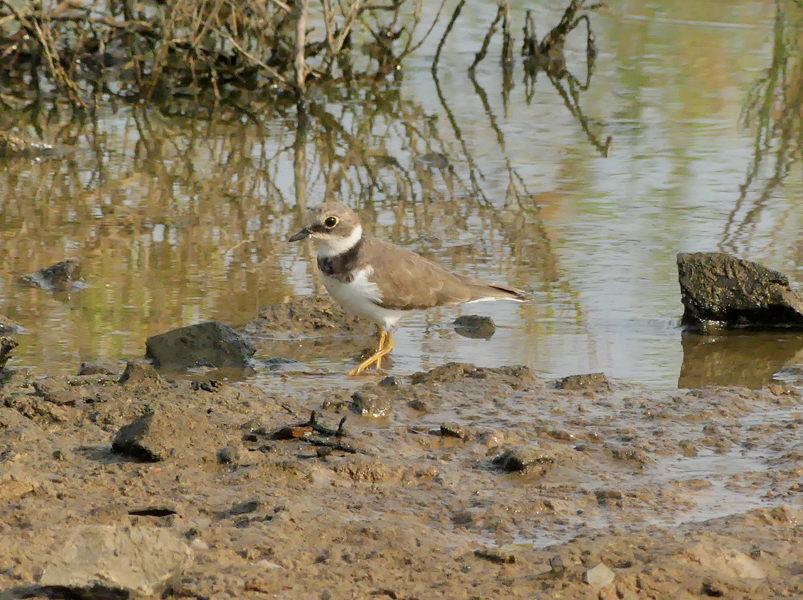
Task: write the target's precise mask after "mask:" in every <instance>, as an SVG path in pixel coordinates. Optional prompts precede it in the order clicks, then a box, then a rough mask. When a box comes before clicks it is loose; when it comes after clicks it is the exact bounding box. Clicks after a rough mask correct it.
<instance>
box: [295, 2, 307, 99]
mask: <svg viewBox="0 0 803 600" xmlns="http://www.w3.org/2000/svg"><path fill="white" fill-rule="evenodd" d="M308 11H309V0H299V2H298V21H296V58H295V70H296V90H297V91H298V93H299V94H300V93H302V92H303V91H304V81H305V79H306V77H307V68H306V67H307V64H306V62H305V60H304V47H305V46H306V43H307V13H308Z"/></svg>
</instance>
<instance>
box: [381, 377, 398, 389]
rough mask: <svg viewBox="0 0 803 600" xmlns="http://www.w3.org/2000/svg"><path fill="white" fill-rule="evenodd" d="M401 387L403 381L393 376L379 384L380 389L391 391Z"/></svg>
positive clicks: (385, 378)
mask: <svg viewBox="0 0 803 600" xmlns="http://www.w3.org/2000/svg"><path fill="white" fill-rule="evenodd" d="M400 385H401V380H400V379H399V378H398V377H394V376H393V375H388V376H387V377H383V378H382V380H381V381H380V382H379V386H380V387H383V388H389V389H396V388H397V387H399V386H400Z"/></svg>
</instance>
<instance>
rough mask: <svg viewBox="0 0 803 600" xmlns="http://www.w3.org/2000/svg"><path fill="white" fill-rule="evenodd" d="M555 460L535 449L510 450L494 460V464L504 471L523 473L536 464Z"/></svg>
mask: <svg viewBox="0 0 803 600" xmlns="http://www.w3.org/2000/svg"><path fill="white" fill-rule="evenodd" d="M551 462H553V460H552V459H551V458H549V457H547V456H545V455H544V454H543V453H541V452H539V451H538V450H536V449H535V448H510V449H508V450H505V451H504V452H502V454H500V455H499V456H497V457H496V458H494V459H493V464H494V465H495V466H497V467H499V468H500V469H502V470H503V471H509V472H511V471H523V470H524V469H526V468H527V467H529V466H531V465H534V464H536V463H551Z"/></svg>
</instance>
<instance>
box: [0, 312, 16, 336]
mask: <svg viewBox="0 0 803 600" xmlns="http://www.w3.org/2000/svg"><path fill="white" fill-rule="evenodd" d="M19 330H20V326H19V325H17V324H16V323H15V322H14V321H12V320H11V319H9V318H8V317H6V316H3V315H0V334H2V333H17V332H18V331H19Z"/></svg>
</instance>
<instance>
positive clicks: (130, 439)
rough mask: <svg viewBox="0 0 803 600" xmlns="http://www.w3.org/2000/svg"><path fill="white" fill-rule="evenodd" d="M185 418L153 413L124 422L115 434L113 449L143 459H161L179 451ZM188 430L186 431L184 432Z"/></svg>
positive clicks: (152, 460) (151, 460)
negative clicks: (126, 423)
mask: <svg viewBox="0 0 803 600" xmlns="http://www.w3.org/2000/svg"><path fill="white" fill-rule="evenodd" d="M181 421H182V420H181V419H176V418H175V417H173V416H170V417H169V416H167V415H165V414H163V413H161V412H160V413H155V412H149V413H146V414H144V415H142V416H141V417H139V418H138V419H136V420H135V421H133V422H131V423H129V424H128V425H124V426H123V427H121V428H120V430H119V431H118V432H117V435H116V436H114V441H113V442H112V452H115V453H117V454H125V455H127V456H130V457H132V458H136V459H137V460H140V461H142V462H159V461H162V460H165V459H167V458H169V457H170V456H172V455H173V454H175V452H176V450H177V444H179V443H180V439H181V436H180V434H179V433H178V432H182V429H183V428H182V427H181ZM186 434H187V433H186V432H184V435H186Z"/></svg>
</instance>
